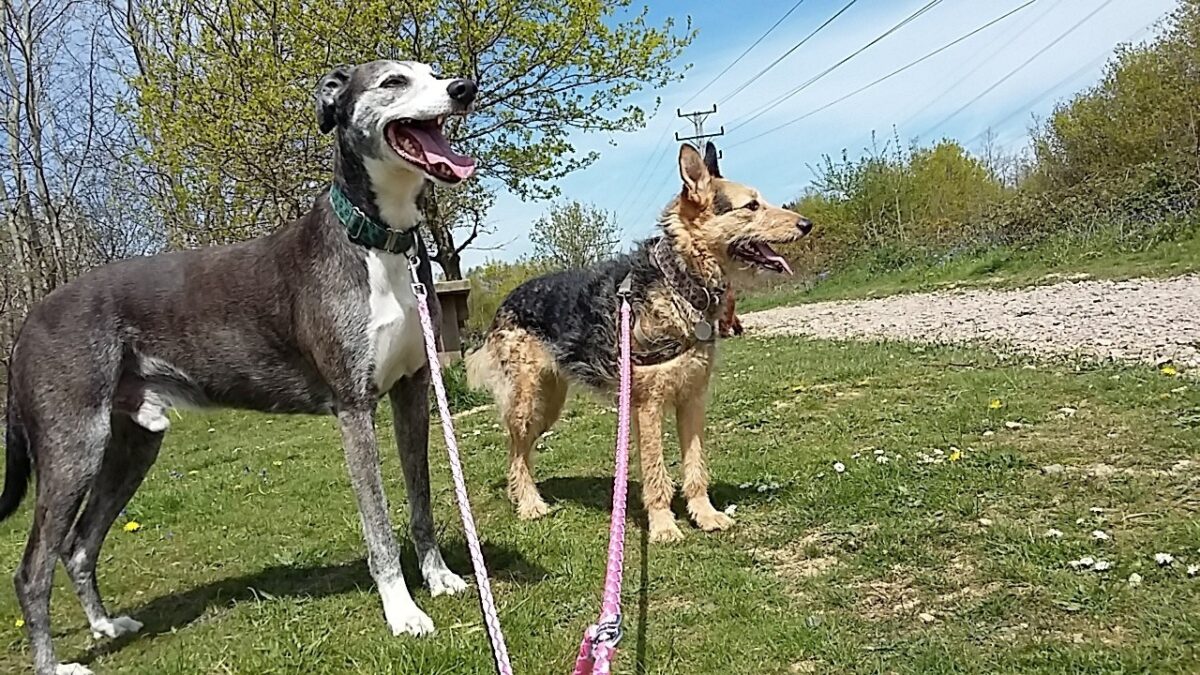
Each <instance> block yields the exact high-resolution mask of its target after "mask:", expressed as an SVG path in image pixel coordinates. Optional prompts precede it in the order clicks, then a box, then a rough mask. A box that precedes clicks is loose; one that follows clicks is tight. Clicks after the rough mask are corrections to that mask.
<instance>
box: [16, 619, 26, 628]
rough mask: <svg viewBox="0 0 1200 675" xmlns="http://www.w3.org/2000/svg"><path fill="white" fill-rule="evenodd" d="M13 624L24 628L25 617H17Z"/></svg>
mask: <svg viewBox="0 0 1200 675" xmlns="http://www.w3.org/2000/svg"><path fill="white" fill-rule="evenodd" d="M13 625H14V626H16V627H17V628H24V627H25V619H17V620H16V621H14V622H13Z"/></svg>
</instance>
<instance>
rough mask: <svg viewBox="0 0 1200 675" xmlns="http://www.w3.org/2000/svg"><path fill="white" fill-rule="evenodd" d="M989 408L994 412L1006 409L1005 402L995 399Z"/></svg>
mask: <svg viewBox="0 0 1200 675" xmlns="http://www.w3.org/2000/svg"><path fill="white" fill-rule="evenodd" d="M988 407H989V408H991V409H992V410H999V409H1001V408H1003V407H1004V402H1003V401H1001V400H1000V399H998V398H994V399H992V402H991V403H989V404H988Z"/></svg>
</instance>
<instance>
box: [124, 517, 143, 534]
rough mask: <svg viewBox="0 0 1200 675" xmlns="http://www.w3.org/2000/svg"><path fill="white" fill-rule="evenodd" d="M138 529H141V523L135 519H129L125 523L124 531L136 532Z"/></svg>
mask: <svg viewBox="0 0 1200 675" xmlns="http://www.w3.org/2000/svg"><path fill="white" fill-rule="evenodd" d="M140 529H142V524H141V523H139V522H138V521H136V520H131V521H129V522H128V523H125V531H126V532H137V531H138V530H140Z"/></svg>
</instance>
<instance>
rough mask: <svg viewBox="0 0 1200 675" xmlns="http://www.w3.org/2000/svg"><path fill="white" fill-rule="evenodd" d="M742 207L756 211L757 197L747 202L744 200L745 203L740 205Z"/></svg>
mask: <svg viewBox="0 0 1200 675" xmlns="http://www.w3.org/2000/svg"><path fill="white" fill-rule="evenodd" d="M742 208H743V209H747V210H750V211H757V210H758V200H757V199H751V200H750V201H748V202H746V203H745V204H743V205H742Z"/></svg>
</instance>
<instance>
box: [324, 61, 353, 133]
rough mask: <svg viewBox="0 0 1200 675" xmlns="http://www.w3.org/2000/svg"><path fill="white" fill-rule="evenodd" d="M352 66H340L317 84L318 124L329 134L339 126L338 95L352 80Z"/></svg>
mask: <svg viewBox="0 0 1200 675" xmlns="http://www.w3.org/2000/svg"><path fill="white" fill-rule="evenodd" d="M351 70H353V67H352V66H338V67H336V68H334V69H333V70H331V71H329V74H328V75H326V76H325V77H322V78H321V82H320V83H319V84H318V85H317V124H318V126H319V127H320V129H321V133H323V134H327V133H329V132H330V131H333V128H334V127H336V126H337V105H338V97H339V96H340V95H341V93H342V91H344V90H345V89H346V84H347V83H349V82H350V71H351Z"/></svg>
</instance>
